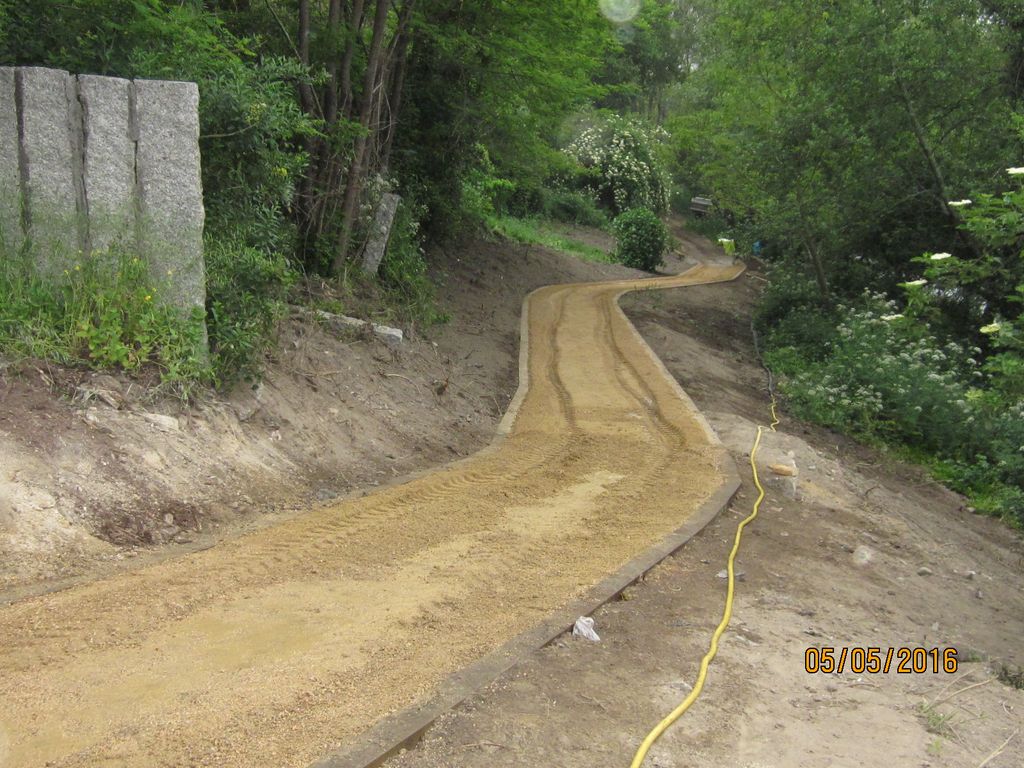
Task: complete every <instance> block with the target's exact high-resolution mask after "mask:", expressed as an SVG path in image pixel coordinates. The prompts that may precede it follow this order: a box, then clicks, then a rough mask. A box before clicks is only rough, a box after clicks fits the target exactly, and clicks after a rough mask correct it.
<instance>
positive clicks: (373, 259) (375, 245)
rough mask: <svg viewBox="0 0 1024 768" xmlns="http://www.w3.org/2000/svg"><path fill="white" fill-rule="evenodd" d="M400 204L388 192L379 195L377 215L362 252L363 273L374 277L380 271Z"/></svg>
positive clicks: (399, 198) (398, 200) (396, 197)
mask: <svg viewBox="0 0 1024 768" xmlns="http://www.w3.org/2000/svg"><path fill="white" fill-rule="evenodd" d="M400 202H402V198H401V197H399V196H398V195H395V194H392V193H390V192H385V193H384V194H383V195H381V198H380V204H379V205H378V206H377V213H376V215H375V216H374V217H373V224H372V225H371V227H370V234H369V236H368V237H367V238H366V247H365V248H364V250H363V271H364V272H368V273H369V274H371V275H375V274H377V270H378V269H380V263H381V261H383V259H384V254H385V253H386V252H387V249H388V240H390V239H391V227H392V226H393V225H394V223H395V213H396V212H397V211H398V204H399V203H400Z"/></svg>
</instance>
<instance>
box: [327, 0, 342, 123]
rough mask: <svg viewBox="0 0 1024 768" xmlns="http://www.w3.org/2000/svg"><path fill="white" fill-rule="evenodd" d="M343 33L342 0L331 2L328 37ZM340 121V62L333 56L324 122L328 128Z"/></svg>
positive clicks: (329, 59) (328, 73)
mask: <svg viewBox="0 0 1024 768" xmlns="http://www.w3.org/2000/svg"><path fill="white" fill-rule="evenodd" d="M340 31H341V0H331V2H330V5H328V7H327V35H328V37H329V38H330V39H331V40H337V39H338V33H339V32H340ZM337 119H338V60H337V59H336V58H335V57H334V56H331V57H330V58H328V60H327V84H326V85H325V86H324V122H325V123H327V125H328V127H330V126H332V125H334V123H335V122H336V121H337Z"/></svg>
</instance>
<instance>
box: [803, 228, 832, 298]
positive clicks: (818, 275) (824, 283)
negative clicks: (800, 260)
mask: <svg viewBox="0 0 1024 768" xmlns="http://www.w3.org/2000/svg"><path fill="white" fill-rule="evenodd" d="M804 247H805V248H806V249H807V255H808V256H809V257H810V258H811V266H812V267H814V279H815V280H816V281H817V282H818V292H819V293H820V294H821V298H823V299H827V298H828V279H827V278H826V277H825V265H824V264H823V263H822V261H821V254H820V253H818V249H817V248H815V247H814V244H813V243H812V242H811V241H810V240H804Z"/></svg>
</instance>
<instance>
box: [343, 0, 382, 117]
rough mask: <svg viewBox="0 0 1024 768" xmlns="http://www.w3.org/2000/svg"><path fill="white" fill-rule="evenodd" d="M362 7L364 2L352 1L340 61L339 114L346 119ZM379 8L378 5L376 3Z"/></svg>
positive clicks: (350, 97)
mask: <svg viewBox="0 0 1024 768" xmlns="http://www.w3.org/2000/svg"><path fill="white" fill-rule="evenodd" d="M363 6H364V0H352V18H351V19H349V38H348V44H347V45H346V46H345V55H344V56H342V59H341V112H342V114H343V115H345V117H346V118H350V117H352V59H353V57H354V56H355V52H356V39H357V38H358V37H359V33H360V32H362V30H363ZM379 8H380V4H379V3H378V9H379ZM371 45H372V43H371ZM367 66H369V63H367Z"/></svg>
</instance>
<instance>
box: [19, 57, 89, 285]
mask: <svg viewBox="0 0 1024 768" xmlns="http://www.w3.org/2000/svg"><path fill="white" fill-rule="evenodd" d="M15 82H16V87H17V94H18V106H19V121H20V127H19V134H20V136H21V180H22V197H23V205H24V206H25V209H26V217H27V221H28V225H29V228H28V236H29V238H30V239H31V242H32V246H33V248H34V249H35V251H36V253H37V258H38V259H39V266H40V268H41V269H42V270H43V271H44V272H48V273H52V274H59V272H60V270H62V269H64V268H65V266H66V265H67V264H68V263H69V262H70V261H72V260H74V259H76V258H78V253H79V249H80V243H79V225H80V223H81V222H82V221H83V220H84V217H85V212H84V211H83V212H82V216H81V218H80V217H79V212H78V195H77V193H76V189H75V187H76V182H75V170H76V168H80V167H81V158H80V157H79V156H76V152H75V144H76V143H77V141H78V138H77V137H78V136H79V124H78V122H77V120H75V119H74V118H73V117H72V114H71V113H72V108H73V106H74V105H75V104H76V103H77V98H76V94H75V88H74V80H73V79H72V78H71V77H70V76H69V75H68V73H67V72H65V71H63V70H59V69H43V68H41V67H19V68H18V69H17V71H16V75H15Z"/></svg>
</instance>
